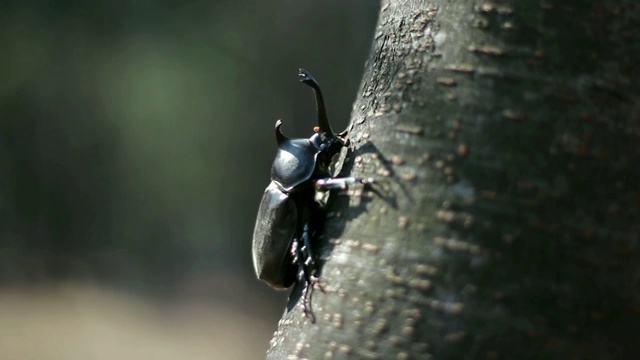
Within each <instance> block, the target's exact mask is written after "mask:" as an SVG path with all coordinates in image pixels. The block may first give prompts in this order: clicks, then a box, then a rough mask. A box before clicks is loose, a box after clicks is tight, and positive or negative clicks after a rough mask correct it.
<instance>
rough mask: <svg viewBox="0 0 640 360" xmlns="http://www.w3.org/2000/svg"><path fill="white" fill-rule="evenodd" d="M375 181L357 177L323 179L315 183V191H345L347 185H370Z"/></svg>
mask: <svg viewBox="0 0 640 360" xmlns="http://www.w3.org/2000/svg"><path fill="white" fill-rule="evenodd" d="M376 183H377V181H376V180H374V179H372V178H366V179H365V178H359V177H344V178H325V179H318V180H316V182H315V186H316V189H317V190H318V191H329V190H346V189H348V188H349V185H354V184H362V185H365V186H367V185H372V184H376Z"/></svg>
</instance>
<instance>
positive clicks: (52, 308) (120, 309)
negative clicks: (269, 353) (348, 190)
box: [0, 283, 275, 360]
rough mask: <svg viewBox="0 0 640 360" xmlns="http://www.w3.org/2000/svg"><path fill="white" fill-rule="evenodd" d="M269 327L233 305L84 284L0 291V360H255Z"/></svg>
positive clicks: (263, 348) (261, 354)
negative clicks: (160, 299)
mask: <svg viewBox="0 0 640 360" xmlns="http://www.w3.org/2000/svg"><path fill="white" fill-rule="evenodd" d="M273 326H275V323H272V324H271V323H268V322H259V321H256V319H255V318H254V317H253V316H251V314H246V313H243V312H242V311H240V310H239V308H234V307H233V306H232V305H225V304H219V303H212V302H211V301H207V302H204V301H199V300H196V299H191V300H189V299H186V300H180V301H174V302H172V303H171V304H168V303H164V304H161V303H154V302H152V301H149V299H147V298H144V297H139V296H136V295H130V294H126V293H122V292H117V291H113V290H107V289H103V288H99V287H96V286H93V285H86V284H77V283H63V284H57V285H49V286H39V287H21V288H20V287H12V288H4V289H2V290H1V291H0V359H2V360H31V359H34V360H89V359H91V360H103V359H104V360H111V359H156V360H164V359H172V360H174V359H192V360H198V359H209V360H211V359H261V358H264V354H265V351H266V349H267V347H268V339H269V338H270V336H271V333H272V332H273V330H274V329H273Z"/></svg>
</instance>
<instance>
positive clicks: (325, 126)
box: [298, 69, 333, 135]
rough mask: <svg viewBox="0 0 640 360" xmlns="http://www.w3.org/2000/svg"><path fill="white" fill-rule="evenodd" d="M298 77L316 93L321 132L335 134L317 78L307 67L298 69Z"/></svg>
mask: <svg viewBox="0 0 640 360" xmlns="http://www.w3.org/2000/svg"><path fill="white" fill-rule="evenodd" d="M298 77H299V78H300V82H303V83H305V84H307V85H309V86H310V87H311V88H312V89H313V92H314V94H315V95H316V108H317V109H318V126H319V127H320V132H321V133H325V134H330V135H333V130H331V125H329V119H327V110H326V109H325V107H324V98H323V97H322V91H320V85H318V82H317V81H316V79H314V78H313V76H311V74H310V73H309V72H308V71H307V70H305V69H299V70H298Z"/></svg>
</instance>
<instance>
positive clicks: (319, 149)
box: [271, 133, 342, 192]
mask: <svg viewBox="0 0 640 360" xmlns="http://www.w3.org/2000/svg"><path fill="white" fill-rule="evenodd" d="M339 142H340V141H339V139H338V138H337V137H335V136H333V135H330V136H327V135H326V134H322V133H315V134H313V135H312V136H311V137H310V138H309V139H286V140H283V141H281V142H280V143H279V144H278V152H277V154H276V159H275V161H274V162H273V166H272V167H271V180H273V181H274V182H276V183H277V184H278V185H280V186H281V187H282V190H283V191H285V192H289V191H291V190H293V189H294V188H295V187H296V186H299V185H301V184H303V183H304V182H306V181H309V180H312V179H313V178H315V177H317V176H328V174H325V172H326V170H325V169H327V168H328V166H329V164H328V162H330V161H331V158H332V157H333V155H335V153H337V152H338V151H339V149H340V148H341V147H342V146H337V145H339V144H338V143H339ZM319 162H320V163H319ZM325 163H326V164H325ZM318 170H320V171H318Z"/></svg>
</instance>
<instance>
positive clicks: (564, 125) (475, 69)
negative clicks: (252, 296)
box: [267, 0, 640, 359]
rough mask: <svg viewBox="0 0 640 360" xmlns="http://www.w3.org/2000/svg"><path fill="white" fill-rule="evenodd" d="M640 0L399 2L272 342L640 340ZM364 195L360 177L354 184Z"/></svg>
mask: <svg viewBox="0 0 640 360" xmlns="http://www.w3.org/2000/svg"><path fill="white" fill-rule="evenodd" d="M639 24H640V5H638V4H637V2H634V1H622V0H619V1H605V2H591V1H532V0H521V1H502V2H499V3H497V2H496V3H493V2H482V1H469V0H465V1H431V2H427V1H420V0H398V1H383V3H382V8H381V12H380V18H379V23H378V27H377V29H376V34H375V39H374V42H373V48H372V54H371V58H370V60H369V61H368V63H367V64H366V68H365V74H364V77H363V81H362V86H361V89H360V91H359V94H358V97H357V99H356V102H355V104H354V111H353V113H352V121H351V124H350V127H349V129H350V132H351V133H350V134H351V135H350V138H351V142H352V145H351V148H350V152H349V153H348V154H347V155H346V156H345V157H344V159H343V160H344V166H343V168H342V170H341V175H353V176H363V177H375V178H377V179H381V180H384V181H385V183H384V184H381V185H380V186H378V187H377V190H378V193H372V192H361V191H360V189H359V188H352V189H350V190H349V191H348V192H347V193H346V194H344V193H343V194H333V195H332V196H331V198H330V201H329V210H330V214H329V217H328V219H327V225H326V229H325V230H326V231H325V234H324V238H323V239H322V240H321V241H320V244H319V245H318V248H319V249H318V250H319V252H320V254H321V255H322V261H321V285H322V289H320V288H316V290H315V292H314V296H313V300H312V305H313V310H314V313H315V315H316V323H315V324H312V323H311V322H310V320H309V319H308V318H305V317H304V316H303V315H302V311H301V309H300V307H299V306H297V305H296V301H297V300H298V297H299V293H300V289H299V288H298V289H294V293H293V294H292V298H291V302H290V307H289V311H287V312H286V313H285V314H284V315H283V318H282V320H281V322H280V323H279V324H278V330H277V331H276V333H275V335H274V339H273V340H272V343H271V348H270V349H269V351H268V353H267V357H268V358H269V359H429V358H434V359H634V358H640V350H639V349H640V348H639V342H638V340H637V338H638V336H640V297H639V294H640V291H639V290H640V285H639V280H640V261H639V260H640V252H639V248H638V247H639V243H638V241H639V237H638V234H639V232H640V216H639V210H640V170H639V169H640V168H639V165H640V161H638V160H639V159H640V156H639V155H640V147H639V146H638V145H639V144H640V121H639V120H640V91H639V88H638V85H637V81H638V79H639V78H640V72H639V71H638V64H640V45H639V44H640V31H638V28H639V27H638V25H639ZM346 195H348V196H346Z"/></svg>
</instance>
